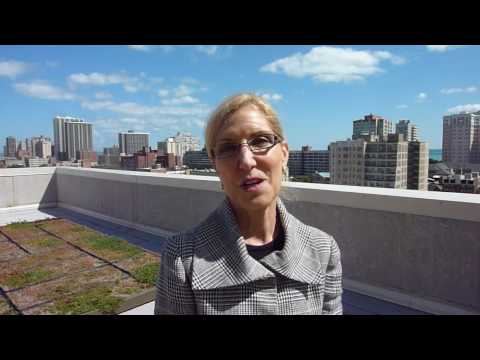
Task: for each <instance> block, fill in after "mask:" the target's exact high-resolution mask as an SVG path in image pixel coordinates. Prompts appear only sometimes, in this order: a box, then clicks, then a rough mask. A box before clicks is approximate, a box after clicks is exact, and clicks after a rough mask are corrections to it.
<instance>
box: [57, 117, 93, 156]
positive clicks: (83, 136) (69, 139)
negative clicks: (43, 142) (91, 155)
mask: <svg viewBox="0 0 480 360" xmlns="http://www.w3.org/2000/svg"><path fill="white" fill-rule="evenodd" d="M53 134H54V141H55V158H56V159H57V160H59V161H65V160H66V161H71V160H76V154H77V151H83V150H90V151H91V150H93V134H92V124H91V123H88V122H86V121H84V120H82V119H77V118H73V117H68V116H66V117H63V116H56V117H55V118H54V119H53Z"/></svg>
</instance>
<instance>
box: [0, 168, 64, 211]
mask: <svg viewBox="0 0 480 360" xmlns="http://www.w3.org/2000/svg"><path fill="white" fill-rule="evenodd" d="M56 202H57V186H56V175H55V168H54V167H45V168H27V169H0V209H1V208H12V207H17V206H25V205H38V206H51V205H55V203H56Z"/></svg>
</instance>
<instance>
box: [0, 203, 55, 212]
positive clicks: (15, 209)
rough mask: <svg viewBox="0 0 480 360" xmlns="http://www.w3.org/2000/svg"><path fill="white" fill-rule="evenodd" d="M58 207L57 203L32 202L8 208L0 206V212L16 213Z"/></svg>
mask: <svg viewBox="0 0 480 360" xmlns="http://www.w3.org/2000/svg"><path fill="white" fill-rule="evenodd" d="M54 207H57V203H42V204H32V205H21V206H12V207H7V208H0V214H2V213H12V214H13V213H16V212H24V211H28V210H37V209H43V208H54Z"/></svg>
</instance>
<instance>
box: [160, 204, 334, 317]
mask: <svg viewBox="0 0 480 360" xmlns="http://www.w3.org/2000/svg"><path fill="white" fill-rule="evenodd" d="M277 209H278V211H279V214H280V220H281V224H282V226H283V229H284V233H285V244H284V248H283V249H282V250H281V251H274V252H272V253H270V254H268V255H267V256H265V257H264V258H262V259H260V260H258V261H257V260H255V259H254V258H253V257H251V256H250V255H249V254H248V252H247V249H246V245H245V241H244V238H243V237H242V235H241V234H240V232H239V230H238V226H237V223H236V220H235V216H234V214H233V211H232V208H231V205H230V203H229V201H228V199H225V200H224V201H223V203H222V204H221V205H220V206H219V207H218V208H217V209H216V210H215V211H214V212H213V213H212V214H211V215H210V216H209V217H208V218H207V219H206V220H205V221H204V222H202V223H201V224H200V225H198V226H196V227H195V228H193V229H191V230H189V231H186V232H183V233H179V234H176V235H174V236H172V237H171V238H170V239H169V240H168V243H167V245H166V247H165V248H164V251H163V253H162V259H161V266H160V274H159V277H158V281H157V296H156V301H155V314H158V315H160V314H186V315H188V314H201V315H204V314H212V315H220V314H232V315H257V314H258V315H263V314H280V315H294V314H312V315H313V314H342V301H341V296H342V267H341V263H340V250H339V248H338V246H337V243H336V242H335V240H334V239H333V237H332V236H330V235H328V234H327V233H325V232H323V231H321V230H319V229H316V228H314V227H311V226H308V225H305V224H303V223H302V222H301V221H299V220H298V219H296V218H295V217H294V216H293V215H291V214H289V213H288V211H287V210H286V208H285V206H284V204H283V202H282V201H281V200H280V199H278V201H277Z"/></svg>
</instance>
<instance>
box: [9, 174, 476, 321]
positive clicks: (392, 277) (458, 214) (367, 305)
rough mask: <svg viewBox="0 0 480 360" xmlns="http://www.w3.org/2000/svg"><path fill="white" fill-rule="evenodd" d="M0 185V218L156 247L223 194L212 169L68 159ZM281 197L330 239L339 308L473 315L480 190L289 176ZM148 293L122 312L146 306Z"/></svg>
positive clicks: (356, 311) (200, 216)
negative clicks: (73, 227) (340, 282)
mask: <svg viewBox="0 0 480 360" xmlns="http://www.w3.org/2000/svg"><path fill="white" fill-rule="evenodd" d="M0 187H1V188H2V189H5V191H2V193H1V194H0V226H1V225H4V224H5V223H9V222H12V221H16V222H18V221H22V220H24V221H36V220H40V219H48V218H52V217H54V218H60V219H64V220H54V221H53V222H59V221H68V222H71V223H75V224H80V225H84V226H87V227H89V228H90V229H92V231H93V230H95V231H99V232H101V233H102V234H105V235H109V236H110V235H113V236H117V237H119V238H121V239H123V240H126V241H128V242H129V243H130V244H132V245H134V246H138V247H140V248H142V249H143V251H147V252H149V253H156V254H158V253H160V252H161V249H162V244H163V242H164V240H165V237H166V236H168V235H169V234H171V233H174V232H178V231H181V230H183V229H186V228H188V227H190V226H193V225H195V224H196V223H198V222H199V221H201V220H202V219H203V218H204V217H206V216H207V215H208V214H209V213H210V211H212V210H213V209H214V208H215V207H216V206H217V205H218V203H219V202H220V201H221V200H222V198H223V193H222V191H221V189H220V186H219V180H218V178H216V177H206V176H185V175H158V174H150V173H141V172H124V171H115V170H98V169H76V168H65V167H62V168H43V169H40V168H39V169H4V170H1V171H0ZM282 198H283V199H284V201H285V204H286V206H287V208H288V209H289V210H290V211H291V212H292V213H293V214H294V215H295V216H297V217H298V218H300V219H301V220H302V221H304V222H306V223H307V224H311V225H313V226H316V227H318V228H321V229H322V230H325V231H327V232H328V233H330V234H332V235H333V236H334V237H335V239H336V240H337V242H338V244H339V247H340V249H341V251H342V266H343V270H344V289H345V292H344V296H343V303H344V312H345V313H346V314H426V313H431V314H474V313H476V314H478V313H480V274H479V272H478V270H477V269H478V268H480V236H478V234H480V196H478V195H471V194H454V193H436V192H424V191H413V190H392V189H382V188H367V187H353V186H339V185H323V184H306V183H305V184H303V183H286V184H285V186H284V190H282ZM42 221H44V220H42ZM47 223H48V221H47ZM106 260H108V259H106ZM1 264H2V260H0V266H1ZM0 286H2V290H3V291H4V292H5V291H6V292H7V294H8V291H10V290H8V289H4V288H3V285H1V284H0ZM150 296H151V297H150V298H144V299H143V302H144V303H143V304H137V305H142V306H136V307H134V308H132V309H129V310H128V311H126V309H123V310H124V311H125V312H124V313H125V314H131V313H149V314H151V313H153V295H152V294H151V295H150ZM119 312H122V311H119Z"/></svg>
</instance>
